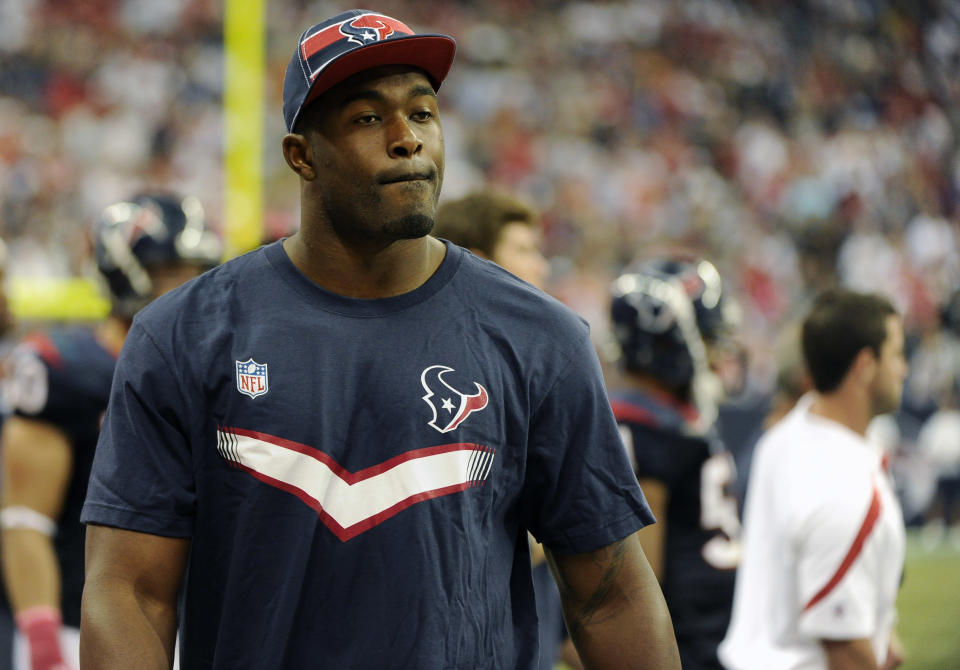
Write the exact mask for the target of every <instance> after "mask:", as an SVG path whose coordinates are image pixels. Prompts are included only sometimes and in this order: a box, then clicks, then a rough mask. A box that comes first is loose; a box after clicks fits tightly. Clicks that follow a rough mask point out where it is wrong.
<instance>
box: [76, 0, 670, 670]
mask: <svg viewBox="0 0 960 670" xmlns="http://www.w3.org/2000/svg"><path fill="white" fill-rule="evenodd" d="M453 53H454V43H453V40H451V39H450V38H449V37H446V36H442V35H414V34H413V31H411V30H410V29H409V28H408V27H407V26H405V25H404V24H402V23H401V22H399V21H397V20H396V19H392V18H390V17H386V16H383V15H380V14H374V13H371V12H368V11H366V10H352V11H348V12H344V13H342V14H340V15H338V16H336V17H334V18H332V19H329V20H327V21H324V22H322V23H320V24H318V25H317V26H314V27H312V28H310V29H309V30H307V31H306V32H305V33H304V34H303V35H302V36H301V38H300V42H299V43H298V46H297V50H296V53H295V54H294V56H293V58H292V60H291V63H290V66H289V68H288V70H287V77H286V81H285V84H284V114H285V118H286V122H287V128H288V130H289V131H290V134H288V135H286V136H285V137H284V139H283V153H284V157H285V158H286V161H287V163H288V165H289V166H290V168H291V169H292V170H293V171H294V172H295V173H296V174H297V175H298V176H299V178H300V185H301V211H302V214H301V218H302V220H301V227H300V230H299V232H298V233H297V234H295V235H294V236H292V237H290V238H288V239H286V240H283V241H281V242H277V243H274V244H272V245H268V246H266V247H263V248H261V249H259V250H257V251H254V252H252V253H249V254H247V255H245V256H242V257H240V258H237V259H234V260H233V261H231V262H228V263H226V264H225V265H223V266H221V267H220V268H218V269H215V270H214V271H212V272H209V273H207V274H205V275H204V276H203V277H201V278H199V279H198V280H197V281H193V282H190V283H189V284H187V285H185V286H184V287H182V290H178V291H175V292H173V293H171V294H169V295H168V296H165V297H164V298H161V299H160V300H159V301H156V302H155V303H154V304H153V305H152V307H151V308H149V309H147V310H145V311H144V312H141V314H140V315H139V316H138V318H137V319H136V321H135V322H134V325H133V328H132V330H131V333H130V335H129V338H128V340H127V342H126V344H125V345H124V349H123V352H122V354H121V356H120V360H119V362H118V367H117V373H116V376H115V378H114V384H113V389H112V395H111V399H110V406H109V408H108V411H107V416H106V419H105V422H104V427H103V432H102V437H101V440H100V443H99V444H98V451H97V455H96V460H95V463H94V468H93V474H92V476H91V481H90V487H89V491H88V497H87V501H86V504H85V507H84V512H83V520H84V521H85V522H86V523H88V524H89V526H88V535H87V550H88V571H87V582H86V588H85V592H84V606H83V613H82V616H83V632H82V659H83V663H84V667H85V668H90V669H91V670H92V669H96V668H118V667H137V668H148V667H151V668H152V667H157V668H160V667H169V665H170V663H171V659H172V655H173V647H174V639H175V633H176V630H177V626H178V625H179V630H180V635H181V637H180V644H181V667H182V668H183V669H184V670H194V669H197V668H218V669H219V668H224V669H225V668H230V669H231V670H236V669H238V668H256V669H257V670H272V669H276V670H279V669H281V668H283V669H298V668H337V669H341V668H363V669H369V668H411V669H427V668H438V669H439V668H460V669H467V668H469V669H470V670H476V669H478V668H505V669H506V668H510V669H513V668H522V669H524V670H526V669H531V668H534V667H535V665H536V662H537V653H538V651H537V625H536V613H535V606H534V600H533V593H532V586H531V578H530V560H529V555H528V545H527V531H528V529H529V531H530V532H532V533H533V534H534V536H536V538H537V539H538V540H540V541H541V542H542V543H543V544H544V545H545V546H546V547H547V548H548V552H549V555H550V560H551V562H552V564H553V566H554V573H555V575H556V576H557V579H558V582H559V583H560V584H561V591H562V593H563V595H564V607H565V616H566V619H567V623H568V625H569V627H570V629H571V633H572V635H573V637H574V639H575V640H576V642H577V644H578V647H579V649H580V652H581V654H582V655H583V657H584V660H585V661H586V663H587V664H588V667H597V668H614V667H615V668H659V669H664V668H666V669H670V668H679V661H678V660H677V651H676V644H675V641H674V639H673V633H672V630H671V623H670V617H669V613H668V612H667V609H666V606H665V604H664V601H663V597H662V594H661V592H660V590H659V587H658V586H657V583H656V579H655V577H654V576H653V574H652V572H651V570H650V568H649V566H648V564H647V563H646V560H645V558H644V556H643V553H642V550H641V549H640V545H639V542H638V540H637V538H636V535H635V533H636V531H637V530H638V529H640V528H641V527H643V526H644V525H645V524H648V523H651V522H652V521H653V518H652V516H651V515H650V512H649V508H648V507H647V505H646V502H645V501H644V499H643V495H642V493H641V492H640V489H639V487H638V485H637V483H636V481H635V479H634V477H633V475H632V473H631V472H630V468H629V465H628V463H627V461H626V456H625V455H624V453H623V450H622V448H621V447H620V444H619V436H618V433H617V428H616V424H615V422H614V419H613V416H612V412H611V410H610V407H609V404H608V402H607V401H606V398H605V392H604V387H603V383H602V378H601V375H600V371H599V366H598V364H597V360H596V356H595V355H594V353H593V349H592V346H591V344H590V341H589V339H588V334H587V328H586V326H585V324H584V323H583V322H582V321H581V320H579V319H578V318H577V317H576V316H574V315H573V314H572V313H571V312H569V311H568V310H567V309H566V308H564V307H563V306H561V305H560V304H559V303H557V302H556V301H554V300H552V299H550V298H548V297H546V296H545V295H544V294H543V293H541V292H539V291H536V290H535V289H533V288H531V287H530V286H529V285H527V284H525V283H523V282H521V281H519V280H517V279H516V278H514V277H512V276H511V275H509V274H508V273H506V272H504V271H503V270H502V269H500V268H499V267H497V266H495V265H494V264H492V263H489V262H487V261H483V260H480V259H478V258H476V257H474V256H472V255H470V254H468V253H466V252H464V251H463V250H462V249H460V248H458V247H455V246H453V245H448V244H445V243H443V242H441V241H439V240H437V239H436V238H433V237H431V236H429V233H430V230H431V228H432V226H433V217H434V213H435V209H436V203H437V198H438V195H439V190H440V184H441V181H442V176H443V139H442V133H441V129H440V123H439V116H438V111H437V99H436V94H435V91H436V89H437V88H438V87H439V85H440V83H441V81H442V80H443V78H444V76H445V75H446V73H447V71H448V69H449V67H450V65H451V63H452V60H453ZM311 103H312V104H311ZM182 585H183V586H184V587H185V588H184V589H183V594H182V598H183V600H182V608H179V607H178V604H180V603H179V599H180V598H179V597H180V590H181V586H182ZM178 610H179V612H180V616H179V618H178V616H177V614H178Z"/></svg>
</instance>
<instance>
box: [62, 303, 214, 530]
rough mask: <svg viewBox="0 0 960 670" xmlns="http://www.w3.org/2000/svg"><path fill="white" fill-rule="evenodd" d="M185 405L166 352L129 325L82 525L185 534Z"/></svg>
mask: <svg viewBox="0 0 960 670" xmlns="http://www.w3.org/2000/svg"><path fill="white" fill-rule="evenodd" d="M187 408H188V403H187V402H186V401H185V398H184V387H183V384H182V383H181V382H180V376H179V374H178V370H177V369H176V367H174V365H173V364H172V361H171V360H170V357H169V356H166V355H164V353H163V352H162V351H161V350H160V349H159V348H158V347H157V345H156V344H155V342H154V340H152V339H151V337H150V336H149V334H148V333H147V332H146V330H145V329H144V328H143V327H142V326H140V325H139V324H138V323H137V322H134V325H133V327H132V329H131V331H130V333H129V335H128V336H127V340H126V341H125V342H124V345H123V350H122V351H121V353H120V358H119V360H118V361H117V368H116V372H115V374H114V378H113V385H112V387H111V392H110V402H109V404H108V406H107V412H106V415H105V417H104V422H103V427H102V430H101V432H100V440H99V442H98V444H97V450H96V455H95V457H94V462H93V471H92V473H91V476H90V483H89V486H88V489H87V498H86V502H85V503H84V507H83V513H82V516H81V521H82V522H84V523H93V524H100V525H106V526H114V527H118V528H124V529H127V530H135V531H140V532H144V533H152V534H155V535H164V536H169V537H188V536H190V535H191V534H192V530H193V517H194V509H195V500H196V492H195V484H194V478H193V468H192V457H191V453H190V446H189V430H188V429H187V428H186V426H189V425H191V424H190V412H189V411H188V409H187Z"/></svg>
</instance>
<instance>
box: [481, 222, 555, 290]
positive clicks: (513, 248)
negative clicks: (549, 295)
mask: <svg viewBox="0 0 960 670" xmlns="http://www.w3.org/2000/svg"><path fill="white" fill-rule="evenodd" d="M490 260H492V261H493V262H494V263H496V264H497V265H499V266H500V267H502V268H503V269H504V270H506V271H507V272H512V273H513V274H515V275H516V276H518V277H520V279H523V280H524V281H526V282H529V283H530V284H533V285H534V286H536V287H537V288H540V289H542V288H543V287H544V285H545V283H546V280H547V273H548V272H549V270H550V268H549V265H548V264H547V259H546V258H544V257H543V253H542V252H541V251H540V236H539V235H538V234H537V231H536V230H535V229H534V228H533V226H529V225H527V224H525V223H521V222H519V221H518V222H513V223H508V224H506V225H505V226H503V228H501V229H500V236H499V237H498V238H497V244H496V246H495V247H494V248H493V257H492V258H491V259H490Z"/></svg>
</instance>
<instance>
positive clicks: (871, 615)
mask: <svg viewBox="0 0 960 670" xmlns="http://www.w3.org/2000/svg"><path fill="white" fill-rule="evenodd" d="M812 402H813V395H812V394H811V395H807V396H805V397H804V398H802V399H801V400H800V402H798V403H797V406H796V407H795V408H794V409H793V411H792V412H790V413H789V414H788V415H787V416H786V417H784V419H783V420H782V421H780V422H779V423H778V424H776V425H775V426H774V427H773V428H771V429H770V430H769V431H768V432H767V433H766V434H765V435H764V436H763V438H762V439H761V440H760V442H759V443H758V444H757V448H756V453H755V456H754V460H753V466H752V470H751V474H750V482H749V487H748V489H747V500H746V508H745V513H744V535H743V542H744V546H743V549H744V556H743V562H742V563H741V565H740V568H739V570H738V573H737V583H736V590H735V595H734V604H733V616H732V619H731V622H730V627H729V629H728V631H727V636H726V638H725V639H724V641H723V643H722V644H721V646H720V659H721V661H722V662H723V663H724V665H725V666H726V667H727V668H729V670H771V669H777V670H824V669H825V668H826V667H827V660H826V655H825V652H824V650H823V647H822V645H821V644H820V642H819V640H820V639H832V640H854V639H863V638H866V639H869V640H871V642H872V646H873V650H874V654H875V655H876V657H877V661H878V665H879V664H881V663H882V662H883V661H884V659H885V658H886V654H887V645H888V643H889V640H890V635H891V632H892V630H893V625H894V623H895V619H896V609H895V601H896V596H897V591H898V588H899V585H900V577H901V573H902V570H903V560H904V551H905V530H904V524H903V516H902V513H901V511H900V505H899V503H898V501H897V498H896V495H895V494H894V488H893V484H892V482H891V480H890V477H889V475H888V473H887V472H886V470H885V467H884V459H883V454H882V450H881V449H880V447H879V446H877V445H873V444H871V443H870V442H868V441H867V440H865V439H864V438H863V437H862V436H860V435H858V434H857V433H855V432H854V431H852V430H850V429H849V428H847V427H846V426H843V425H841V424H839V423H836V422H834V421H831V420H828V419H825V418H823V417H820V416H817V415H814V414H811V413H810V411H809V409H810V405H811V403H812Z"/></svg>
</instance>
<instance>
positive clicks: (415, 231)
mask: <svg viewBox="0 0 960 670" xmlns="http://www.w3.org/2000/svg"><path fill="white" fill-rule="evenodd" d="M433 223H434V220H433V217H432V216H428V215H427V214H408V215H407V216H403V217H401V218H399V219H394V220H393V221H392V222H391V223H390V225H389V230H390V232H391V233H392V236H393V237H394V238H395V239H398V240H414V239H418V238H420V237H424V236H426V235H429V234H430V231H432V230H433Z"/></svg>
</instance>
